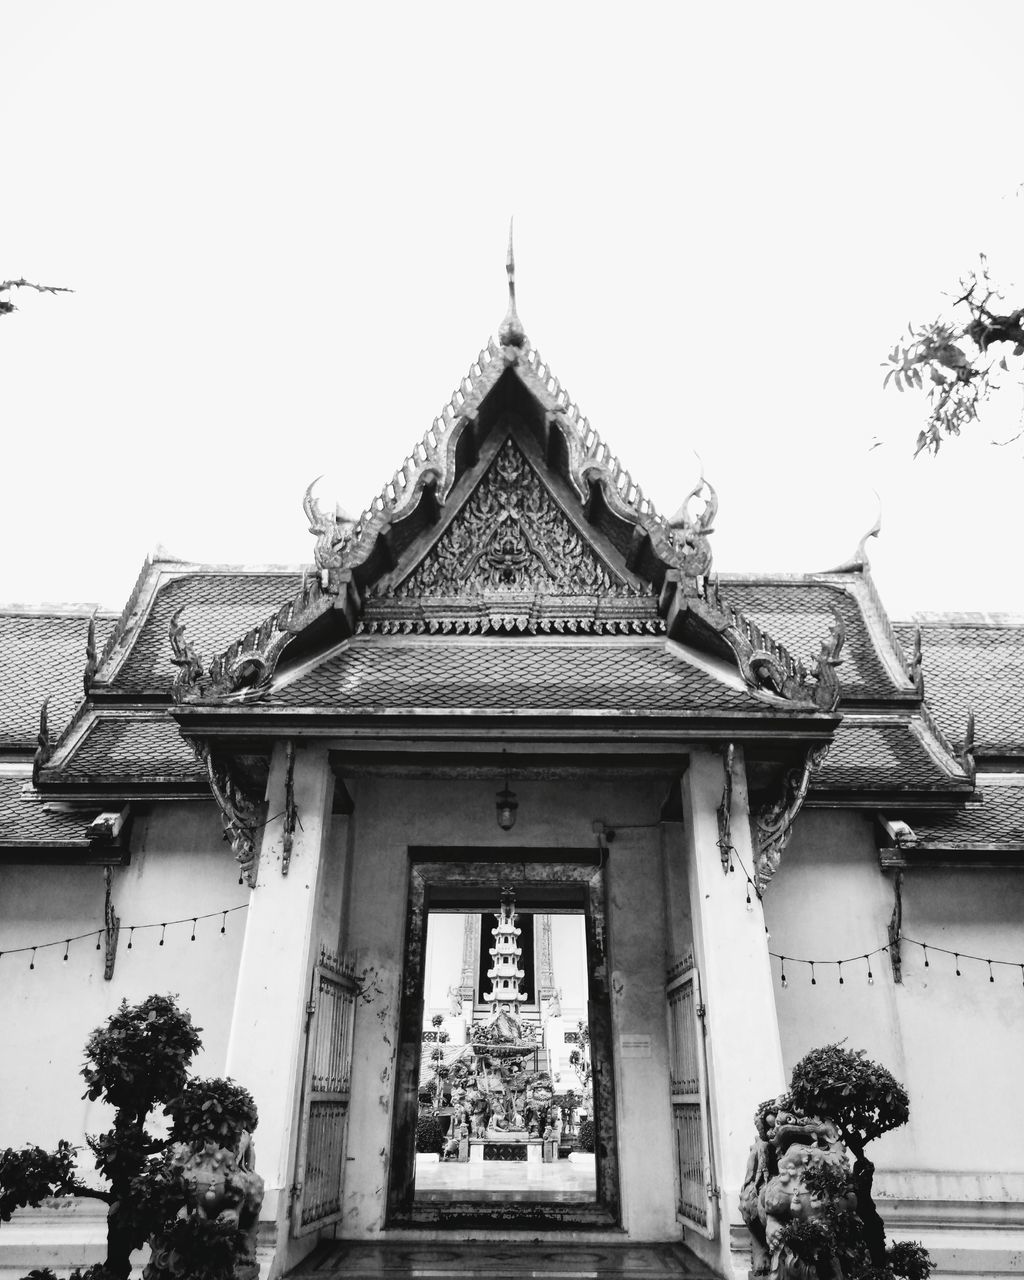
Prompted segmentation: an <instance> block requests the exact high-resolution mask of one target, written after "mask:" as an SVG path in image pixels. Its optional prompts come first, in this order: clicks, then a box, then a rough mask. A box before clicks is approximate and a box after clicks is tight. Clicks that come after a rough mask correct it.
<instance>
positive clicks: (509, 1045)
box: [421, 887, 562, 1162]
mask: <svg viewBox="0 0 1024 1280" xmlns="http://www.w3.org/2000/svg"><path fill="white" fill-rule="evenodd" d="M516 918H517V913H516V907H515V893H514V891H513V890H512V889H511V888H508V887H506V888H504V889H502V892H501V905H500V909H499V911H498V913H497V924H496V925H495V927H494V928H493V929H492V930H491V935H492V937H493V938H494V946H493V947H491V948H490V951H489V954H490V957H491V968H490V969H488V971H487V977H488V978H490V979H491V989H490V991H487V992H485V993H484V997H483V998H484V1000H485V1001H486V1003H487V1004H489V1005H490V1006H491V1013H490V1016H489V1017H488V1019H487V1021H486V1022H482V1023H480V1024H477V1025H475V1026H474V1027H473V1028H472V1035H471V1039H470V1043H469V1044H468V1045H467V1046H466V1048H465V1049H463V1050H462V1052H461V1053H460V1054H459V1055H458V1057H457V1058H456V1059H455V1061H454V1062H451V1063H449V1064H447V1065H442V1064H441V1062H440V1060H439V1059H438V1065H437V1067H436V1068H435V1075H436V1077H437V1084H438V1086H439V1087H437V1088H436V1089H435V1090H428V1091H425V1096H427V1097H428V1098H430V1101H428V1102H427V1103H426V1104H425V1109H426V1110H427V1111H428V1112H429V1111H430V1110H431V1108H432V1107H434V1108H436V1105H437V1102H438V1101H441V1100H443V1099H444V1098H445V1093H444V1091H443V1088H442V1087H440V1086H441V1085H442V1082H443V1081H445V1080H447V1084H448V1087H449V1088H450V1098H449V1103H450V1110H449V1109H448V1108H445V1110H449V1115H450V1123H449V1128H448V1135H447V1141H446V1143H445V1147H444V1150H443V1152H442V1153H441V1158H442V1160H444V1159H456V1160H461V1161H466V1160H474V1161H475V1160H484V1159H503V1160H522V1159H524V1158H525V1159H527V1160H543V1161H546V1162H550V1161H553V1160H557V1159H558V1155H559V1145H560V1142H561V1137H562V1111H561V1108H560V1107H559V1106H558V1105H556V1104H555V1102H554V1098H555V1091H554V1087H553V1084H552V1080H551V1075H550V1072H549V1071H548V1070H546V1069H543V1068H542V1067H541V1059H542V1055H544V1051H543V1049H542V1048H541V1045H540V1043H539V1041H538V1039H537V1036H536V1034H535V1033H534V1031H533V1030H532V1028H531V1027H529V1026H528V1025H526V1024H525V1023H524V1022H523V1019H522V1018H521V1017H520V1006H521V1005H522V1003H523V1002H524V1001H525V1000H526V998H527V997H526V995H525V994H524V993H523V991H522V989H521V988H520V985H519V984H520V982H521V980H522V979H523V977H524V976H525V972H524V970H523V969H522V968H521V966H520V962H521V960H522V954H523V953H522V948H521V947H520V945H519V937H520V934H521V932H522V931H521V930H520V929H519V928H518V927H517V926H516ZM434 1053H435V1054H438V1053H439V1051H438V1050H434ZM544 1059H545V1061H546V1055H544ZM423 1105H424V1104H423V1103H421V1107H423Z"/></svg>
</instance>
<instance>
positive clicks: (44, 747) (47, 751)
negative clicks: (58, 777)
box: [32, 695, 53, 787]
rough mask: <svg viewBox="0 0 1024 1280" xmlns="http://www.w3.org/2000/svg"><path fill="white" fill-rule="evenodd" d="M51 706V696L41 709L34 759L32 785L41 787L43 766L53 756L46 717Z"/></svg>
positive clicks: (47, 697) (44, 701)
mask: <svg viewBox="0 0 1024 1280" xmlns="http://www.w3.org/2000/svg"><path fill="white" fill-rule="evenodd" d="M49 704H50V698H49V695H47V696H46V697H45V698H44V699H43V705H42V706H41V707H40V708H39V732H38V734H37V735H36V751H35V755H34V756H33V757H32V785H33V786H34V787H38V786H39V774H40V772H41V771H42V768H43V766H44V765H45V764H46V763H47V762H48V761H49V760H50V758H51V757H52V756H53V743H52V742H51V741H50V725H49V721H48V720H47V717H46V708H47V707H48V706H49Z"/></svg>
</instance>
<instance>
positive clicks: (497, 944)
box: [484, 889, 527, 1013]
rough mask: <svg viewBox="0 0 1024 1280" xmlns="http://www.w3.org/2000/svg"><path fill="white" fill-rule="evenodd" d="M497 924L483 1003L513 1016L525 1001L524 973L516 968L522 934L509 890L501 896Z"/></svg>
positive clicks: (519, 955)
mask: <svg viewBox="0 0 1024 1280" xmlns="http://www.w3.org/2000/svg"><path fill="white" fill-rule="evenodd" d="M497 920H498V923H497V925H496V926H495V927H494V928H493V929H492V930H491V936H492V937H493V938H494V946H493V947H491V948H490V957H491V968H490V969H488V970H487V976H488V978H490V979H491V989H490V991H485V992H484V999H485V1000H486V1001H487V1003H488V1004H491V1005H494V1007H495V1012H497V1011H498V1009H499V1008H500V1006H502V1005H506V1006H508V1007H509V1011H510V1012H512V1013H515V1012H516V1010H517V1009H518V1007H519V1005H520V1004H521V1003H522V1002H523V1001H524V1000H526V998H527V997H526V996H525V995H524V994H523V992H522V991H521V990H520V988H519V982H520V979H522V978H524V977H525V976H526V973H525V970H523V969H521V968H520V967H519V960H520V957H521V956H522V954H523V949H522V947H520V945H519V941H518V939H519V935H520V933H521V932H522V930H521V929H517V928H516V900H515V894H514V893H513V892H512V890H511V889H503V890H502V892H501V910H500V911H499V912H498V916H497Z"/></svg>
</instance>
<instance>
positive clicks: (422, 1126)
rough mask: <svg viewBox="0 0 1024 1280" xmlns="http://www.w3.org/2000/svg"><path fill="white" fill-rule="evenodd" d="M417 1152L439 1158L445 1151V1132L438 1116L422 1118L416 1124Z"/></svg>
mask: <svg viewBox="0 0 1024 1280" xmlns="http://www.w3.org/2000/svg"><path fill="white" fill-rule="evenodd" d="M416 1150H417V1151H419V1152H421V1153H423V1154H425V1155H437V1156H439V1155H440V1154H441V1152H442V1151H443V1150H444V1130H443V1129H442V1128H441V1121H440V1120H438V1118H437V1116H430V1115H427V1116H420V1118H419V1120H417V1122H416Z"/></svg>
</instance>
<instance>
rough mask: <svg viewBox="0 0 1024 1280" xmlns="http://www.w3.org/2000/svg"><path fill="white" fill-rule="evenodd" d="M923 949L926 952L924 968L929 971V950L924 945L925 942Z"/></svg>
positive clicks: (922, 944)
mask: <svg viewBox="0 0 1024 1280" xmlns="http://www.w3.org/2000/svg"><path fill="white" fill-rule="evenodd" d="M921 947H922V949H923V951H924V967H925V968H926V969H927V968H928V948H927V947H926V946H925V945H924V943H923V942H922V943H921Z"/></svg>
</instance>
